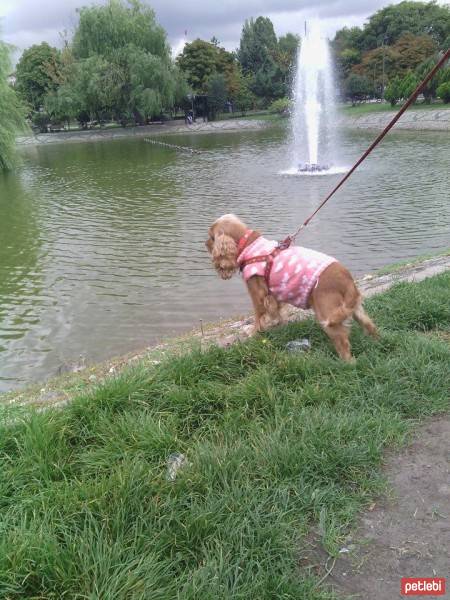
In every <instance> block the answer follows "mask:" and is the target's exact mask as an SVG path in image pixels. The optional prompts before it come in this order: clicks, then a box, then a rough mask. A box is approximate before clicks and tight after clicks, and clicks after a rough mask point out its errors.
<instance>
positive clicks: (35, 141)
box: [17, 109, 450, 146]
mask: <svg viewBox="0 0 450 600" xmlns="http://www.w3.org/2000/svg"><path fill="white" fill-rule="evenodd" d="M394 114H395V113H394V111H386V110H385V111H379V112H377V111H374V112H369V113H365V114H359V115H356V116H352V115H350V114H340V115H339V117H338V121H337V123H338V125H339V126H341V127H349V128H353V129H365V130H381V129H383V128H384V127H385V126H386V125H387V124H388V123H389V121H390V120H391V119H392V117H393V115H394ZM284 120H285V118H284V117H279V119H277V118H276V117H274V118H273V119H272V120H263V119H245V118H242V119H227V120H225V121H210V122H208V123H203V122H198V123H193V124H192V125H186V124H185V123H183V122H180V121H167V122H166V123H164V124H155V125H145V126H143V127H125V128H119V127H117V128H112V129H108V128H106V129H89V130H86V131H61V132H57V133H36V134H31V135H26V136H19V137H18V138H17V144H18V145H19V146H39V145H47V144H61V143H72V142H101V141H108V140H115V139H124V138H131V137H152V136H159V135H172V134H204V133H221V132H234V131H243V130H247V131H257V130H258V129H264V128H266V127H271V126H273V125H275V124H276V123H279V122H281V121H284ZM395 129H396V130H398V129H406V130H413V131H450V109H427V110H423V109H422V110H414V109H412V110H408V111H406V112H405V114H404V115H403V116H402V117H401V119H400V120H399V122H398V123H396V125H395Z"/></svg>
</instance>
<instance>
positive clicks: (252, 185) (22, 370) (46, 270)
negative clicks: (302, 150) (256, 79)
mask: <svg viewBox="0 0 450 600" xmlns="http://www.w3.org/2000/svg"><path fill="white" fill-rule="evenodd" d="M370 140H371V136H370V135H369V134H362V133H347V135H346V136H345V137H344V141H343V146H342V148H341V149H340V162H341V163H342V164H352V162H353V161H354V160H355V158H356V157H357V156H358V155H359V153H360V152H361V151H362V150H363V149H365V148H366V147H367V145H368V143H369V142H370ZM170 142H172V143H179V144H182V145H187V146H195V147H197V148H199V149H203V150H205V151H206V152H204V153H202V154H196V155H194V156H190V155H186V154H184V153H183V154H182V153H176V151H174V150H171V149H168V148H164V147H160V146H156V145H151V144H146V143H145V142H144V141H143V140H139V139H136V140H120V141H111V142H101V143H93V144H68V145H66V146H63V145H55V146H48V147H45V146H43V147H38V148H33V149H31V148H30V149H27V150H24V166H23V168H22V169H21V170H20V171H19V172H17V173H16V174H9V175H0V240H1V246H0V390H5V389H9V388H11V387H14V386H17V385H20V384H23V383H25V382H28V381H32V380H41V379H44V378H45V377H47V376H50V375H53V374H54V373H55V372H56V371H57V369H58V367H59V366H60V365H61V364H63V363H67V362H70V361H73V360H76V359H77V357H78V356H79V355H80V354H81V355H83V356H85V357H86V358H87V360H88V361H96V360H102V359H104V358H107V357H109V356H112V355H117V354H120V353H122V352H127V351H129V350H132V349H137V348H141V347H143V346H145V345H148V344H150V343H152V342H155V341H157V340H158V339H161V338H162V337H164V336H166V335H170V334H174V333H177V332H180V331H184V330H187V329H189V328H191V327H193V326H196V325H197V324H198V320H199V319H200V318H202V319H203V320H204V321H208V320H214V319H217V318H219V317H223V316H230V315H233V314H236V313H240V312H244V311H248V310H250V303H249V300H248V298H247V296H246V294H245V291H244V288H243V285H242V283H241V281H240V280H239V278H238V277H236V278H235V279H234V280H232V281H231V282H224V281H221V280H219V279H217V278H216V276H215V274H214V271H213V270H212V268H211V266H210V262H209V258H208V256H207V253H206V250H205V249H204V246H203V241H204V239H205V235H206V230H207V227H208V225H209V224H210V223H211V222H212V221H213V220H214V219H215V218H217V216H219V215H221V214H223V213H225V212H235V213H237V214H238V215H239V216H241V217H242V218H243V219H244V220H247V221H248V223H249V224H250V225H251V226H254V227H257V228H258V229H262V230H263V231H264V232H265V233H266V234H267V235H268V236H271V237H274V238H280V237H284V236H285V235H286V234H287V233H289V232H291V231H293V230H294V229H296V227H297V225H298V224H299V223H300V222H301V221H303V220H304V219H305V218H306V216H308V215H309V213H310V212H311V211H312V210H313V209H314V208H315V207H316V206H317V204H318V203H319V201H320V200H321V198H322V197H323V196H324V195H325V194H326V193H327V192H328V191H329V190H330V189H331V187H332V186H333V185H334V184H335V183H336V182H337V180H338V177H339V175H328V176H327V177H289V176H286V175H280V172H282V171H284V170H286V168H288V167H289V163H290V161H289V157H288V156H287V152H288V147H289V146H288V141H287V138H286V135H285V131H284V130H283V129H272V130H265V131H259V132H253V133H252V132H248V131H245V132H243V133H230V134H214V135H203V136H195V135H185V136H177V138H174V137H171V138H170ZM449 156H450V137H449V136H448V134H445V133H442V134H440V133H435V132H434V133H425V132H417V133H415V132H414V133H412V132H411V133H409V132H400V133H394V134H390V135H389V136H388V137H387V138H386V139H385V141H384V142H383V144H382V145H381V146H379V147H378V148H377V150H376V151H375V152H374V153H373V154H372V155H371V157H370V158H369V159H368V160H367V162H366V163H365V164H364V165H363V166H362V167H360V169H359V170H358V171H357V172H356V173H355V174H354V175H353V176H352V178H351V179H350V180H349V182H348V183H347V184H346V185H345V186H344V187H343V188H342V190H340V191H339V192H338V193H337V194H336V196H335V197H333V199H332V200H331V201H330V203H329V204H328V205H327V206H326V208H324V209H323V210H322V211H321V212H320V213H319V215H318V216H317V217H316V218H315V220H314V221H313V222H312V223H311V224H310V225H309V227H308V228H307V230H306V231H304V232H303V233H302V234H301V238H300V239H299V240H298V242H299V243H300V244H303V245H310V246H311V247H313V248H316V249H319V250H323V251H325V252H327V253H329V254H334V255H335V256H336V257H338V258H339V259H341V260H342V261H344V262H345V263H346V264H347V265H348V266H349V267H350V268H351V269H352V270H353V272H354V273H355V274H356V275H360V274H362V273H365V272H368V271H370V270H373V269H374V268H377V267H380V266H382V265H385V264H387V263H390V262H395V261H398V260H402V259H406V258H409V257H413V256H416V255H418V254H421V253H425V252H433V251H438V250H440V249H442V248H445V247H447V246H449V245H450V244H449V238H450V235H449V234H450V228H449V217H450V205H449V201H448V189H449V187H450V186H449V184H450V181H449V172H450V169H449Z"/></svg>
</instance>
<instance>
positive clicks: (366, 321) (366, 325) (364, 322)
mask: <svg viewBox="0 0 450 600" xmlns="http://www.w3.org/2000/svg"><path fill="white" fill-rule="evenodd" d="M353 317H354V319H355V321H358V323H359V324H360V325H361V327H362V328H363V329H364V331H365V332H366V333H367V334H368V335H371V336H372V337H373V338H375V339H377V338H378V337H379V334H378V329H377V328H376V325H375V323H374V322H373V321H372V319H371V318H370V317H369V315H368V314H367V313H366V311H365V310H364V308H363V307H362V304H361V302H359V303H358V305H357V307H356V309H355V312H354V313H353Z"/></svg>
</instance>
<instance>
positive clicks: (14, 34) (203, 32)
mask: <svg viewBox="0 0 450 600" xmlns="http://www.w3.org/2000/svg"><path fill="white" fill-rule="evenodd" d="M0 1H1V0H0ZM105 1H106V0H95V3H96V4H101V3H104V2H105ZM90 3H91V2H89V1H84V2H83V0H64V1H61V0H40V1H39V0H17V1H16V2H14V6H13V8H12V10H10V12H9V14H7V15H6V19H5V23H4V32H5V35H6V37H7V39H8V41H10V42H12V43H15V44H16V45H17V46H19V47H20V48H22V49H23V48H25V47H27V46H28V45H30V43H39V42H40V41H42V40H48V41H49V42H51V43H57V42H58V32H59V31H62V30H64V29H67V30H71V29H73V28H74V26H75V24H76V21H77V15H76V12H75V11H76V8H77V7H79V6H80V5H83V4H90ZM149 4H150V5H151V6H152V7H153V9H154V10H155V13H156V17H157V20H158V22H159V23H161V25H162V26H163V27H164V28H165V29H166V31H167V33H168V36H169V39H170V41H171V42H173V43H176V42H177V41H178V40H179V39H180V38H182V37H183V36H184V32H185V30H187V31H188V39H190V40H192V39H194V38H196V37H202V38H204V39H210V38H211V37H212V36H213V35H215V36H216V37H217V38H218V39H219V40H220V41H221V42H222V43H224V44H225V45H226V46H227V47H234V46H235V45H237V43H238V41H239V37H240V33H241V29H242V25H243V23H244V21H245V19H247V18H250V17H256V16H258V15H269V14H270V15H271V16H276V15H278V14H279V15H289V14H291V15H294V14H295V15H297V16H298V15H305V16H308V15H309V16H312V15H313V14H316V15H317V16H319V17H321V18H325V19H327V20H328V21H330V20H332V19H337V20H339V21H340V22H342V18H343V17H351V19H352V21H353V22H354V21H355V19H356V20H358V21H359V22H360V23H362V21H363V20H364V17H365V16H366V15H367V14H370V13H371V12H373V11H375V10H377V9H378V8H380V7H381V6H382V5H384V4H386V0H384V1H383V0H316V1H315V2H313V3H312V2H311V0H227V1H225V2H211V0H189V1H184V2H181V1H180V0H176V1H175V0H169V1H167V0H166V1H164V0H153V1H152V2H150V3H149ZM279 21H280V23H286V27H287V29H286V31H288V30H289V27H288V24H289V19H286V18H283V19H279ZM286 31H277V33H279V34H283V33H286ZM46 35H47V37H46Z"/></svg>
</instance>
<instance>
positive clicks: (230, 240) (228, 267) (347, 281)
mask: <svg viewBox="0 0 450 600" xmlns="http://www.w3.org/2000/svg"><path fill="white" fill-rule="evenodd" d="M208 235H209V237H208V240H207V241H206V247H207V249H208V252H209V253H210V254H211V255H212V261H213V263H214V266H215V268H216V270H217V272H218V274H219V276H220V277H221V278H222V279H230V278H231V277H232V276H233V274H234V273H235V272H236V271H237V270H238V268H240V269H241V271H242V273H243V276H244V279H245V280H246V283H247V288H248V292H249V294H250V297H251V300H252V303H253V307H254V311H255V332H257V331H264V330H266V329H268V328H269V327H272V326H274V325H277V324H279V323H281V322H282V321H283V318H282V315H281V313H280V309H281V307H282V303H283V302H287V303H289V304H293V305H295V306H299V307H301V308H312V309H313V310H314V313H315V315H316V318H317V320H318V322H319V323H320V325H321V326H322V328H323V329H324V331H325V332H326V333H327V335H328V336H329V338H330V339H331V340H332V342H333V344H334V346H335V348H336V350H337V353H338V354H339V356H340V357H341V358H342V359H343V360H345V361H348V362H350V361H352V360H353V359H352V355H351V351H350V342H349V339H348V337H349V329H350V325H351V321H352V318H354V319H355V320H356V321H357V322H358V323H359V324H360V325H361V326H362V327H363V329H364V330H365V332H366V333H368V334H369V335H371V336H372V337H374V338H376V337H377V336H378V333H377V329H376V327H375V325H374V323H373V322H372V321H371V319H370V318H369V317H368V316H367V314H366V313H365V311H364V309H363V307H362V299H361V294H360V292H359V290H358V288H357V287H356V285H355V282H354V280H353V277H352V276H351V275H350V273H349V271H348V270H347V269H346V268H345V267H344V266H343V265H341V264H340V263H339V262H338V261H337V260H336V259H333V258H332V257H328V256H326V255H324V254H320V253H316V252H314V251H312V250H309V249H307V248H300V247H298V246H292V247H290V248H289V249H286V250H281V251H279V250H274V248H275V246H276V243H275V242H270V241H269V240H266V239H265V238H263V237H262V236H261V234H260V233H259V232H257V231H252V230H250V229H248V227H247V226H246V225H245V223H243V222H242V221H240V220H239V219H238V218H237V217H236V216H235V215H224V216H223V217H220V218H219V219H217V221H215V222H214V223H213V225H212V226H211V227H210V228H209V230H208ZM253 250H254V252H253V254H252V251H253ZM255 253H256V256H254V254H255ZM305 257H306V261H305ZM308 276H309V277H308Z"/></svg>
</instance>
